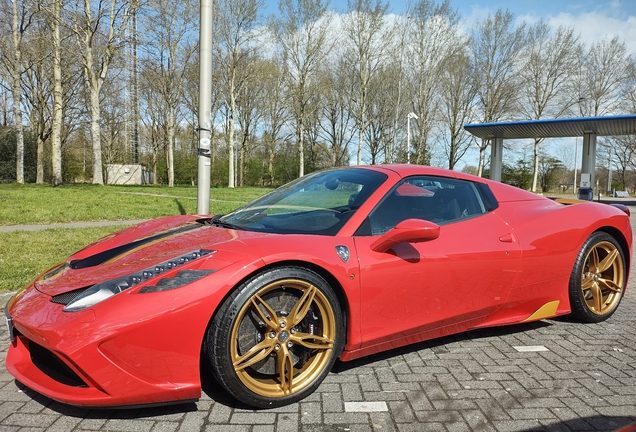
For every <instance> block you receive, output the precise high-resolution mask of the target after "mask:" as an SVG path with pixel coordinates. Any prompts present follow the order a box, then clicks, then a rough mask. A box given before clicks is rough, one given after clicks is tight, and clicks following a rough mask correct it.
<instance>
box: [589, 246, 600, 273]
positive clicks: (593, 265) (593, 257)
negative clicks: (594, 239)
mask: <svg viewBox="0 0 636 432" xmlns="http://www.w3.org/2000/svg"><path fill="white" fill-rule="evenodd" d="M589 256H590V265H589V267H588V269H589V271H591V272H593V273H596V272H597V271H598V250H597V249H596V248H594V249H592V250H591V251H590V255H589Z"/></svg>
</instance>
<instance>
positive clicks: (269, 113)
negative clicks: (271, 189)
mask: <svg viewBox="0 0 636 432" xmlns="http://www.w3.org/2000/svg"><path fill="white" fill-rule="evenodd" d="M262 73H263V77H262V80H263V84H264V86H265V89H266V90H265V91H266V96H265V97H263V100H262V101H261V109H262V111H263V123H264V130H263V144H264V145H265V149H266V157H267V173H268V177H269V178H268V183H269V185H272V184H274V182H275V178H274V156H275V154H276V147H277V145H276V144H277V142H278V141H281V140H282V138H283V137H282V131H283V127H284V125H285V123H286V122H287V120H288V119H289V117H290V115H289V110H287V109H286V104H285V100H284V97H285V96H284V94H285V77H284V76H283V73H282V66H280V65H278V64H277V62H275V61H269V62H267V65H265V67H264V68H263V71H262Z"/></svg>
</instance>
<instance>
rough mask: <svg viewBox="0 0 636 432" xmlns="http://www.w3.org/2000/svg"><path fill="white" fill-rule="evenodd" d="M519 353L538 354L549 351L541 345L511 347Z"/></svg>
mask: <svg viewBox="0 0 636 432" xmlns="http://www.w3.org/2000/svg"><path fill="white" fill-rule="evenodd" d="M513 348H514V349H516V350H517V351H519V352H540V351H550V350H549V349H547V348H546V347H544V346H543V345H530V346H516V347H513Z"/></svg>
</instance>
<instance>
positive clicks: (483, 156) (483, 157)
mask: <svg viewBox="0 0 636 432" xmlns="http://www.w3.org/2000/svg"><path fill="white" fill-rule="evenodd" d="M487 148H488V141H486V140H484V139H482V140H481V145H480V146H479V165H477V175H478V176H479V177H482V175H483V174H484V164H485V162H486V149H487Z"/></svg>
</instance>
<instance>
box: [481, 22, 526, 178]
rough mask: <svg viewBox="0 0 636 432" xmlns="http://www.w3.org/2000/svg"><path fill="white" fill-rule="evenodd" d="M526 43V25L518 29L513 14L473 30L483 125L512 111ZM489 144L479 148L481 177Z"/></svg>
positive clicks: (483, 143) (485, 142)
mask: <svg viewBox="0 0 636 432" xmlns="http://www.w3.org/2000/svg"><path fill="white" fill-rule="evenodd" d="M526 40H527V37H526V31H525V25H523V24H522V25H519V26H516V27H515V25H514V15H513V14H512V13H510V12H508V11H505V12H504V11H502V10H501V9H500V10H498V11H497V12H496V13H495V15H494V16H491V15H489V16H488V17H487V18H485V19H484V20H482V21H480V22H478V23H477V24H476V25H475V27H474V28H473V31H472V38H471V43H470V48H471V51H472V54H473V63H474V64H475V76H476V77H477V78H478V81H477V100H478V105H479V110H480V111H481V121H482V122H483V123H491V122H496V121H500V120H502V119H505V118H506V117H507V116H510V115H511V113H512V112H513V110H514V106H515V102H516V97H517V94H518V74H519V68H518V67H517V66H518V63H519V55H520V53H521V50H522V48H523V47H524V46H525V44H526ZM488 145H489V142H488V141H487V140H482V141H481V144H480V147H479V165H478V172H477V173H478V175H479V176H481V175H482V173H483V170H484V162H485V155H486V149H487V148H488Z"/></svg>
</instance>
